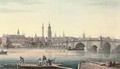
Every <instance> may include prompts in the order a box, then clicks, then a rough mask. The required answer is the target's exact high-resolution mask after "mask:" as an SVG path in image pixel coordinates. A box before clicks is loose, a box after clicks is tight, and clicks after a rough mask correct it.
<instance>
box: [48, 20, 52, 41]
mask: <svg viewBox="0 0 120 69" xmlns="http://www.w3.org/2000/svg"><path fill="white" fill-rule="evenodd" d="M51 39H52V31H51V26H50V22H49V26H48V41H49V42H51Z"/></svg>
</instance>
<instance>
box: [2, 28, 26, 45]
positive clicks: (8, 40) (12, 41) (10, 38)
mask: <svg viewBox="0 0 120 69" xmlns="http://www.w3.org/2000/svg"><path fill="white" fill-rule="evenodd" d="M25 39H26V37H25V35H20V32H19V30H18V32H17V34H15V35H11V34H10V35H3V36H2V46H14V47H19V46H23V45H24V44H25Z"/></svg>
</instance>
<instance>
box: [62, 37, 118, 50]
mask: <svg viewBox="0 0 120 69" xmlns="http://www.w3.org/2000/svg"><path fill="white" fill-rule="evenodd" d="M63 45H64V46H66V47H69V48H70V49H78V50H79V49H82V50H86V51H97V52H99V51H105V52H112V51H115V50H120V39H111V38H108V37H107V38H104V37H100V38H81V39H79V40H77V41H74V40H73V41H68V42H66V43H63Z"/></svg>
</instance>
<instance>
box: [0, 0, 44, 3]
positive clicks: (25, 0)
mask: <svg viewBox="0 0 120 69" xmlns="http://www.w3.org/2000/svg"><path fill="white" fill-rule="evenodd" d="M9 2H14V3H21V4H43V3H45V2H46V1H44V0H2V1H0V3H1V4H7V3H9Z"/></svg>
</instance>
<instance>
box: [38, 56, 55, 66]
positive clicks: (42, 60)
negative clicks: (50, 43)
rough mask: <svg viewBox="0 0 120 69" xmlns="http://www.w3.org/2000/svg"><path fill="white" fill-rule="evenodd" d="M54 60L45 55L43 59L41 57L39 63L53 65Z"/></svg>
mask: <svg viewBox="0 0 120 69" xmlns="http://www.w3.org/2000/svg"><path fill="white" fill-rule="evenodd" d="M52 61H53V60H50V59H48V60H47V58H46V57H45V56H44V55H43V58H42V59H41V58H39V65H40V66H42V65H49V66H51V65H52Z"/></svg>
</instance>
